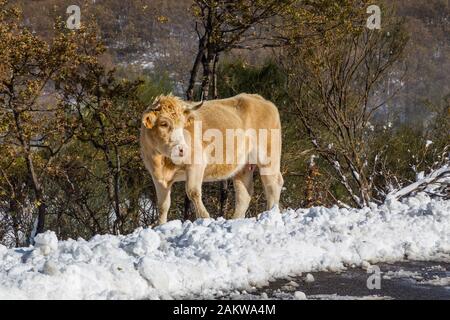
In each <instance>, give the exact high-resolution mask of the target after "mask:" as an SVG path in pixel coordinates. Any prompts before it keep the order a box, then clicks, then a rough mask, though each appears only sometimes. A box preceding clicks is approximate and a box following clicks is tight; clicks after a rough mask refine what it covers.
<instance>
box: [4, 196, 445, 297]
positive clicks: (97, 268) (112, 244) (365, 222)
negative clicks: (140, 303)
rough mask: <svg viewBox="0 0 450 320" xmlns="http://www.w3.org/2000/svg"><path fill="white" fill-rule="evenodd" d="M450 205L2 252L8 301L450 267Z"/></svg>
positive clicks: (277, 218)
mask: <svg viewBox="0 0 450 320" xmlns="http://www.w3.org/2000/svg"><path fill="white" fill-rule="evenodd" d="M449 254H450V201H443V200H432V199H430V198H429V197H428V196H426V195H425V194H419V195H416V196H415V197H411V198H408V199H405V200H403V201H402V202H399V201H396V200H390V201H388V203H387V204H385V205H382V206H380V207H376V206H373V207H372V208H365V209H360V210H358V209H350V210H348V209H339V208H331V209H327V208H321V207H317V208H311V209H299V210H287V211H285V212H283V213H282V214H279V213H278V212H265V213H262V214H261V215H260V216H259V217H258V218H253V219H245V220H237V221H226V220H223V219H218V220H197V221H196V222H195V223H191V222H185V223H181V222H180V221H171V222H169V223H167V224H165V225H163V226H161V227H158V228H155V229H154V230H153V229H138V230H136V231H135V232H134V233H133V234H130V235H127V236H112V235H105V236H96V237H94V238H93V239H91V240H89V241H85V240H83V239H78V240H76V241H75V240H69V241H58V240H57V239H56V236H55V235H54V234H53V233H52V232H47V233H45V234H43V235H40V236H38V238H37V239H36V245H35V247H30V248H22V249H15V250H12V249H11V250H8V249H7V248H6V247H3V246H0V298H3V299H5V298H6V299H9V298H31V299H70V298H72V299H158V298H186V297H193V296H199V295H201V296H202V297H212V296H214V295H218V294H226V292H227V290H231V289H235V288H248V287H251V286H256V285H263V284H265V283H267V281H268V280H269V279H272V278H274V277H283V276H286V275H288V274H298V273H300V272H306V271H319V270H330V271H333V270H340V269H343V268H345V267H346V266H348V265H352V264H354V265H357V266H359V265H362V264H366V265H367V262H369V263H375V262H382V261H394V260H396V261H397V260H402V259H404V258H409V259H417V260H442V259H449Z"/></svg>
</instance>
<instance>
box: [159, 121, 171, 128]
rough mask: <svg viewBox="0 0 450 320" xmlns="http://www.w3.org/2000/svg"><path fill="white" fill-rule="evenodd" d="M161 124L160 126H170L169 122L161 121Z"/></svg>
mask: <svg viewBox="0 0 450 320" xmlns="http://www.w3.org/2000/svg"><path fill="white" fill-rule="evenodd" d="M159 126H160V127H163V128H167V127H168V126H169V124H168V123H167V122H161V123H160V124H159Z"/></svg>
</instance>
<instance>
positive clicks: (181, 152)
mask: <svg viewBox="0 0 450 320" xmlns="http://www.w3.org/2000/svg"><path fill="white" fill-rule="evenodd" d="M179 151H180V157H182V156H183V154H184V150H183V148H180V150H179Z"/></svg>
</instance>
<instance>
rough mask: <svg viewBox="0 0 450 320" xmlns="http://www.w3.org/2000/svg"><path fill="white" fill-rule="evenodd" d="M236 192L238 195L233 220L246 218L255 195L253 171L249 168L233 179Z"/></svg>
mask: <svg viewBox="0 0 450 320" xmlns="http://www.w3.org/2000/svg"><path fill="white" fill-rule="evenodd" d="M233 184H234V191H235V193H236V195H235V198H236V207H235V209H234V215H233V217H232V218H233V219H242V218H245V212H246V211H247V209H248V206H249V204H250V200H251V198H252V195H253V169H249V168H248V167H247V166H246V167H245V168H244V169H243V170H242V171H241V172H239V173H238V174H237V175H236V176H235V177H234V178H233Z"/></svg>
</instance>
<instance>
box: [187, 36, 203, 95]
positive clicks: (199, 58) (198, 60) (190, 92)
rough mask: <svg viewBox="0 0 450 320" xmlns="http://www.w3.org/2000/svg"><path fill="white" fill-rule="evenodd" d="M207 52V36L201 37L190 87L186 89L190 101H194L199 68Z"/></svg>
mask: <svg viewBox="0 0 450 320" xmlns="http://www.w3.org/2000/svg"><path fill="white" fill-rule="evenodd" d="M204 54H205V37H204V36H203V38H201V39H200V41H199V44H198V52H197V56H196V58H195V60H194V65H193V66H192V70H191V75H190V78H189V85H188V89H187V90H186V99H187V100H188V101H192V100H193V99H194V89H195V81H196V79H197V74H198V69H199V68H200V64H201V62H202V58H203V56H204Z"/></svg>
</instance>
